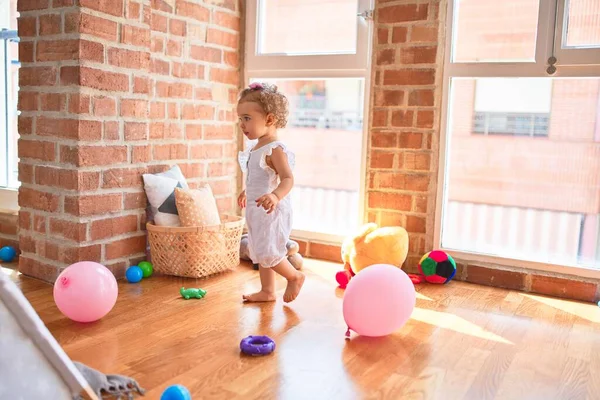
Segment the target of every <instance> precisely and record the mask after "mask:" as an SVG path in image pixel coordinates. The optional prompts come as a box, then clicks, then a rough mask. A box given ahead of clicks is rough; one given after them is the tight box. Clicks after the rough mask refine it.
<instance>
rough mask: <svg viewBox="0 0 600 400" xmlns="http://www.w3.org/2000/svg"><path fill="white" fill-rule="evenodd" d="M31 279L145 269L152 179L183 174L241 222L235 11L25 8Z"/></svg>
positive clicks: (143, 5) (26, 234) (179, 5)
mask: <svg viewBox="0 0 600 400" xmlns="http://www.w3.org/2000/svg"><path fill="white" fill-rule="evenodd" d="M18 8H19V11H20V18H19V36H20V37H21V43H20V59H21V62H22V69H21V71H20V96H19V109H20V110H21V112H22V114H21V116H20V117H19V129H20V135H21V139H20V141H19V156H20V159H21V163H20V165H19V178H20V181H21V182H22V186H21V189H20V192H19V204H20V207H21V211H20V215H19V225H20V234H19V236H20V243H21V251H22V257H21V260H20V266H19V267H20V270H21V271H22V272H23V273H25V274H28V275H32V276H35V277H38V278H41V279H44V280H48V281H53V280H54V279H55V278H56V276H57V274H58V273H59V272H60V270H61V268H64V267H65V266H67V265H69V264H70V263H73V262H76V261H79V260H92V261H98V262H101V263H103V264H105V265H107V266H108V267H109V268H111V269H112V271H113V272H114V273H115V275H117V276H122V275H123V273H124V270H125V268H126V267H127V266H128V265H131V264H132V263H136V262H137V261H138V260H140V259H142V258H144V257H145V248H146V234H145V231H144V229H145V228H144V225H145V207H146V197H145V194H144V192H143V187H142V178H141V175H142V173H145V172H151V173H154V172H159V171H162V170H165V169H168V168H169V167H170V166H171V165H173V164H179V165H180V167H181V168H182V170H183V172H184V174H185V176H186V177H187V178H188V181H189V182H190V186H192V187H197V186H198V185H199V184H201V183H204V182H208V183H210V184H211V186H212V188H213V191H214V192H215V194H216V196H217V198H218V204H219V207H220V209H221V210H222V211H232V210H233V209H234V208H233V207H234V201H233V198H234V195H235V189H236V174H237V169H236V165H235V158H236V151H237V140H236V138H235V130H234V115H233V105H234V102H235V96H236V94H237V88H238V86H239V48H240V33H239V27H240V17H239V16H240V9H239V3H238V2H237V1H234V0H219V1H217V0H212V1H210V0H207V1H204V0H190V1H182V0H152V1H150V0H142V1H133V0H111V1H105V0H79V1H76V2H74V1H73V0H37V1H31V0H19V3H18Z"/></svg>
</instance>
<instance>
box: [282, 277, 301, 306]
mask: <svg viewBox="0 0 600 400" xmlns="http://www.w3.org/2000/svg"><path fill="white" fill-rule="evenodd" d="M304 279H305V276H304V274H303V273H302V272H298V273H297V274H296V277H295V278H294V279H290V280H289V281H288V283H287V287H286V288H285V293H284V294H283V301H285V302H286V303H289V302H292V301H294V300H296V297H298V293H300V289H302V285H304Z"/></svg>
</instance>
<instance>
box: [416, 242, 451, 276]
mask: <svg viewBox="0 0 600 400" xmlns="http://www.w3.org/2000/svg"><path fill="white" fill-rule="evenodd" d="M419 271H420V272H421V274H422V275H423V276H424V277H425V280H426V281H427V282H429V283H448V282H450V281H451V280H452V278H454V275H455V274H456V262H454V259H453V258H452V257H451V256H450V255H449V254H448V253H446V252H444V251H441V250H434V251H430V252H429V253H427V254H425V255H424V256H423V257H422V258H421V261H419Z"/></svg>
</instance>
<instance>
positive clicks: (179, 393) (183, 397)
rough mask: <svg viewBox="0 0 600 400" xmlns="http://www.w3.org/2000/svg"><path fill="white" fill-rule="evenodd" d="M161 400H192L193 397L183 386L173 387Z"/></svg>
mask: <svg viewBox="0 0 600 400" xmlns="http://www.w3.org/2000/svg"><path fill="white" fill-rule="evenodd" d="M160 400H192V395H191V394H190V391H189V390H188V389H187V388H186V387H185V386H183V385H171V386H169V387H168V388H166V389H165V391H164V392H163V393H162V395H161V396H160Z"/></svg>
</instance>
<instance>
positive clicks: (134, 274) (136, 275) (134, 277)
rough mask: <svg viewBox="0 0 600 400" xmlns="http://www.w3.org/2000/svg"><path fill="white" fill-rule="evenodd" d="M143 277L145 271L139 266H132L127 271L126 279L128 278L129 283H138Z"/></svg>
mask: <svg viewBox="0 0 600 400" xmlns="http://www.w3.org/2000/svg"><path fill="white" fill-rule="evenodd" d="M143 277H144V271H142V269H141V268H140V267H138V266H137V265H134V266H131V267H129V268H127V271H125V278H127V282H129V283H138V282H139V281H141V280H142V278H143Z"/></svg>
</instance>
